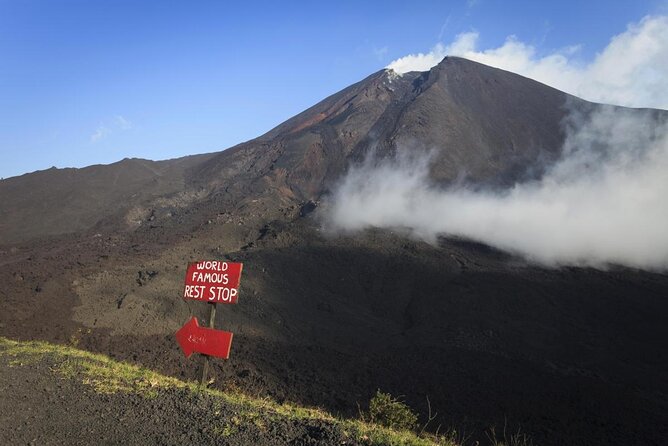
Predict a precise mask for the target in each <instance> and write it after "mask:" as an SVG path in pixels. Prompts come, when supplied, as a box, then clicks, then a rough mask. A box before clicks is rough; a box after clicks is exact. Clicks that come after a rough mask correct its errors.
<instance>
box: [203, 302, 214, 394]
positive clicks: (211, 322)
mask: <svg viewBox="0 0 668 446" xmlns="http://www.w3.org/2000/svg"><path fill="white" fill-rule="evenodd" d="M209 305H211V314H210V315H209V328H215V325H216V302H209ZM208 374H209V355H204V368H203V369H202V383H201V385H202V387H206V377H207V375H208Z"/></svg>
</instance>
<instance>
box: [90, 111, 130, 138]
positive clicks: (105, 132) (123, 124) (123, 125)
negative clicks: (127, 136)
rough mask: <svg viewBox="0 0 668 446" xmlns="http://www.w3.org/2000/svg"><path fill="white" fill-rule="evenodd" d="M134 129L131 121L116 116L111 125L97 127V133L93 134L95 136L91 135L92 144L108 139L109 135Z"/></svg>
mask: <svg viewBox="0 0 668 446" xmlns="http://www.w3.org/2000/svg"><path fill="white" fill-rule="evenodd" d="M132 127H133V125H132V122H131V121H130V120H129V119H127V118H125V117H124V116H122V115H116V116H114V119H113V120H112V121H111V123H110V124H105V123H102V124H100V125H98V126H97V128H96V129H95V132H93V134H92V135H90V142H92V143H96V142H98V141H100V140H102V139H104V138H106V137H108V136H109V135H111V134H112V133H114V131H118V130H120V131H125V130H130V129H132Z"/></svg>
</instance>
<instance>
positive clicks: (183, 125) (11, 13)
mask: <svg viewBox="0 0 668 446" xmlns="http://www.w3.org/2000/svg"><path fill="white" fill-rule="evenodd" d="M665 13H666V1H658V0H657V1H640V0H638V1H630V0H628V1H626V0H625V1H612V0H607V1H584V0H578V1H570V0H561V1H553V2H540V1H536V0H530V1H501V0H498V1H491V0H477V1H472V0H469V1H466V0H461V1H453V2H447V1H442V2H430V1H422V2H418V3H415V2H393V1H387V0H386V1H379V2H361V1H352V2H347V1H341V2H285V4H283V2H267V3H257V2H222V1H220V2H213V1H196V0H189V1H185V0H184V1H166V0H163V1H140V0H132V1H123V0H118V1H111V0H109V1H105V0H96V1H92V0H82V1H58V0H44V1H29V0H26V1H22V0H14V1H7V0H0V177H5V178H6V177H9V176H14V175H20V174H23V173H26V172H31V171H34V170H41V169H46V168H49V167H51V166H56V167H83V166H86V165H90V164H97V163H111V162H114V161H118V160H120V159H122V158H124V157H141V158H149V159H166V158H174V157H178V156H182V155H187V154H195V153H204V152H211V151H218V150H222V149H225V148H228V147H230V146H232V145H234V144H237V143H239V142H242V141H245V140H248V139H252V138H254V137H256V136H259V135H260V134H262V133H264V132H266V131H268V130H270V129H271V128H272V127H274V126H275V125H277V124H279V123H280V122H282V121H284V120H285V119H287V118H289V117H291V116H292V115H294V114H296V113H298V112H300V111H302V110H303V109H305V108H307V107H309V106H311V105H313V104H314V103H316V102H318V101H319V100H321V99H323V98H324V97H326V96H328V95H330V94H332V93H334V92H336V91H338V90H340V89H341V88H344V87H346V86H347V85H349V84H351V83H354V82H356V81H358V80H360V79H362V78H364V77H366V76H367V75H369V74H371V73H373V72H375V71H377V70H379V69H382V68H383V67H384V66H386V65H387V64H388V63H389V62H391V61H392V60H394V59H397V58H399V57H402V56H405V55H407V54H409V53H416V52H426V51H429V49H430V48H432V47H433V45H435V44H436V43H438V42H443V43H446V44H447V43H448V42H451V41H452V40H453V39H454V38H455V36H456V35H458V34H460V33H462V32H467V31H472V30H474V31H478V32H479V33H480V41H479V45H480V47H481V48H485V47H497V46H499V45H501V44H502V43H503V42H504V41H505V39H506V37H507V36H509V35H516V36H517V37H518V39H520V40H521V41H523V42H526V43H529V44H531V45H533V46H535V47H536V49H537V51H539V52H545V53H549V52H551V51H554V50H555V49H559V48H563V47H566V46H569V45H574V44H581V45H582V49H581V51H580V53H578V57H581V58H583V60H586V59H587V58H592V57H593V56H594V55H595V54H596V53H597V52H598V51H600V50H601V49H602V48H604V47H605V46H606V45H607V44H608V43H609V41H610V38H611V37H612V36H614V35H615V34H618V33H621V32H623V31H624V30H625V29H626V26H627V24H629V23H631V22H637V21H638V20H640V19H641V18H642V17H643V16H645V15H647V14H665Z"/></svg>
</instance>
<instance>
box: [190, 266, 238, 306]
mask: <svg viewBox="0 0 668 446" xmlns="http://www.w3.org/2000/svg"><path fill="white" fill-rule="evenodd" d="M243 266H244V265H243V263H233V262H221V261H218V260H202V261H200V262H192V263H189V264H188V270H187V271H186V286H185V288H184V289H183V298H184V299H192V300H201V301H204V302H214V303H223V304H235V303H237V299H238V298H239V281H240V280H241V270H242V268H243Z"/></svg>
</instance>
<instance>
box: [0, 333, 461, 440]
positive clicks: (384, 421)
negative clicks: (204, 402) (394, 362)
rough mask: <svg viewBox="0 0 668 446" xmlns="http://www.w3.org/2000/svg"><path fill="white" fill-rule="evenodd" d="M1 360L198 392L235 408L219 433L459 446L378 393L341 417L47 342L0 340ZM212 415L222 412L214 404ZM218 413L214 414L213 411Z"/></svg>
mask: <svg viewBox="0 0 668 446" xmlns="http://www.w3.org/2000/svg"><path fill="white" fill-rule="evenodd" d="M0 356H7V357H10V358H11V359H10V361H9V364H10V366H12V367H21V366H26V365H30V364H34V363H36V362H38V361H41V360H44V359H48V361H49V363H50V364H54V365H53V366H52V367H51V370H52V371H53V372H54V373H57V374H59V375H60V376H61V377H62V378H63V379H76V380H80V381H81V382H82V383H84V384H86V385H89V386H91V387H92V388H94V389H95V391H97V392H100V393H107V394H111V393H116V392H126V393H137V394H141V395H143V396H145V397H149V398H150V397H152V396H155V395H157V392H159V391H160V390H162V389H169V388H180V389H186V390H189V391H191V392H202V393H205V394H207V395H209V396H211V397H214V398H217V399H219V400H220V401H224V402H225V403H228V404H233V405H234V406H235V407H236V408H237V410H236V411H235V414H234V415H233V416H232V417H230V418H229V419H226V420H225V421H224V422H223V423H222V425H221V426H217V427H215V428H214V430H215V431H216V432H218V434H219V435H221V436H223V437H227V436H230V435H233V434H234V433H235V432H236V431H237V430H238V429H239V428H240V427H241V426H243V425H248V424H252V425H254V426H256V427H258V428H260V429H265V428H266V426H265V425H264V423H265V421H264V420H263V417H261V416H260V414H264V415H265V417H264V419H269V420H281V419H289V420H295V421H299V420H305V421H307V420H318V421H324V422H328V423H331V424H332V425H337V426H339V427H340V428H341V429H342V431H343V432H344V433H345V434H346V435H347V436H349V437H350V438H351V439H355V440H356V441H359V442H361V443H363V444H366V445H400V446H434V445H440V446H458V444H457V443H456V442H454V441H452V440H451V439H450V438H449V437H446V436H433V435H428V434H423V435H418V434H416V433H415V432H413V431H411V429H414V428H415V427H416V426H417V415H416V414H415V413H414V412H413V411H412V410H411V409H410V408H409V407H408V406H406V405H405V404H403V403H402V402H400V401H398V400H397V399H395V398H394V397H392V396H391V395H389V394H385V393H382V392H378V393H377V394H376V396H375V397H374V398H373V399H372V407H373V409H372V410H371V411H370V418H371V420H366V421H365V420H353V419H339V418H336V417H334V416H332V415H331V414H329V413H327V412H325V411H323V410H321V409H317V408H305V407H300V406H296V405H293V404H287V403H285V404H278V403H276V402H274V401H272V400H270V399H269V398H252V397H249V396H247V395H244V394H242V393H239V392H221V391H218V390H211V389H202V388H201V387H199V386H198V384H197V383H195V382H184V381H180V380H178V379H176V378H171V377H167V376H164V375H161V374H159V373H156V372H153V371H150V370H147V369H144V368H141V367H138V366H136V365H132V364H127V363H123V362H118V361H114V360H113V359H111V358H108V357H106V356H104V355H100V354H95V353H90V352H86V351H82V350H78V349H75V348H73V347H69V346H64V345H54V344H48V343H46V342H38V341H27V342H20V341H14V340H9V339H6V338H3V337H0ZM211 410H212V411H213V413H214V414H219V413H220V410H219V409H217V408H216V405H215V404H214V406H213V407H212V409H211ZM216 411H218V413H216Z"/></svg>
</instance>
